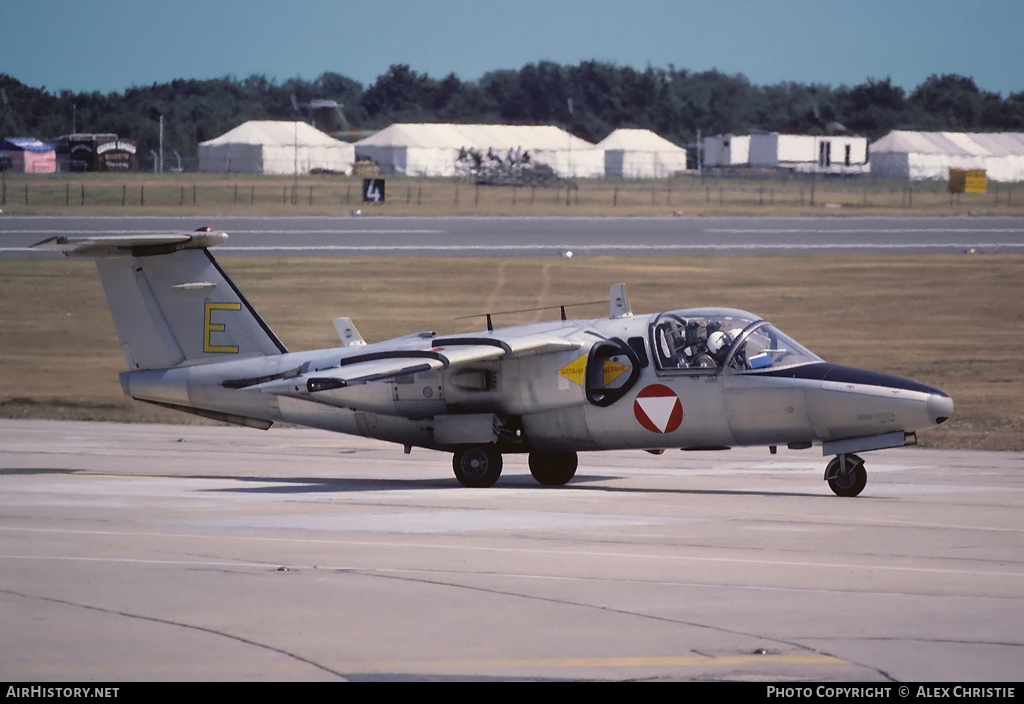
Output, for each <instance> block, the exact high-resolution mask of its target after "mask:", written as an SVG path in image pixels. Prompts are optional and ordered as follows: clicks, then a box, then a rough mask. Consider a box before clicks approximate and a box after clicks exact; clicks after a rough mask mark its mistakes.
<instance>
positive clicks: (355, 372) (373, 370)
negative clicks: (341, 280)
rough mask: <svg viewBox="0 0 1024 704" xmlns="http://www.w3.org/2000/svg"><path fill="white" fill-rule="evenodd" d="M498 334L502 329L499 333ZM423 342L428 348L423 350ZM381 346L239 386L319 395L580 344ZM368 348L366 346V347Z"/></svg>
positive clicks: (485, 340) (478, 340) (505, 337)
mask: <svg viewBox="0 0 1024 704" xmlns="http://www.w3.org/2000/svg"><path fill="white" fill-rule="evenodd" d="M499 332H500V331H499ZM426 344H430V347H429V348H427V347H426ZM386 345H387V343H379V345H374V347H380V349H376V350H374V351H368V352H365V353H360V354H353V355H348V356H345V357H343V358H342V359H341V360H340V361H339V363H338V365H337V366H332V367H329V368H322V369H315V370H309V371H304V372H302V373H299V374H291V375H289V376H288V377H287V378H275V379H272V380H262V379H260V380H256V379H254V380H252V381H253V382H256V383H251V384H238V385H237V387H238V388H241V387H243V386H244V387H245V388H252V389H257V390H259V391H262V392H264V393H271V394H279V395H284V396H305V397H308V395H309V394H316V393H318V392H321V391H329V390H332V389H341V388H345V387H348V386H354V385H358V384H366V383H369V382H374V381H389V380H392V379H396V378H398V377H402V376H407V375H410V374H416V373H419V372H426V371H433V370H442V371H445V370H457V369H458V368H460V367H464V366H467V365H471V364H475V363H479V362H486V361H491V360H504V359H511V358H514V357H520V356H526V355H533V354H543V353H546V352H562V351H565V350H572V349H578V348H579V347H580V343H579V342H573V341H571V340H567V339H565V338H564V337H559V336H554V335H551V334H523V333H518V334H494V333H488V334H485V335H483V334H482V335H472V336H465V337H435V338H433V339H431V340H429V343H427V342H426V341H425V342H424V347H423V348H420V349H387V348H386ZM367 347H370V346H369V345H368V346H367Z"/></svg>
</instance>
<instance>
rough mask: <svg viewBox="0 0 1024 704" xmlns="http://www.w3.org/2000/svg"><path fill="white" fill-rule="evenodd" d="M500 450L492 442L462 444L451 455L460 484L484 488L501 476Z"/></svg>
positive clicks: (491, 484)
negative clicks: (453, 454)
mask: <svg viewBox="0 0 1024 704" xmlns="http://www.w3.org/2000/svg"><path fill="white" fill-rule="evenodd" d="M501 464H502V462H501V452H499V451H498V448H497V446H495V444H494V443H486V444H482V445H462V446H461V447H459V449H458V450H456V451H455V456H454V457H452V468H453V469H454V470H455V478H456V479H458V480H459V484H461V485H462V486H468V487H472V488H476V489H486V488H487V487H489V486H493V485H494V482H496V481H498V477H500V476H501Z"/></svg>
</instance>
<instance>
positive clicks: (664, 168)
mask: <svg viewBox="0 0 1024 704" xmlns="http://www.w3.org/2000/svg"><path fill="white" fill-rule="evenodd" d="M597 147H598V149H604V173H605V175H606V176H622V177H624V178H667V177H669V176H672V175H673V174H675V173H676V172H679V171H686V150H685V149H683V148H682V147H677V146H676V145H674V144H672V142H670V141H668V140H667V139H665V138H664V137H660V136H658V135H657V134H655V133H654V132H651V131H650V130H636V129H619V130H615V131H614V132H612V133H611V134H610V135H608V136H607V137H605V138H604V139H603V140H601V141H600V142H599V143H598V145H597Z"/></svg>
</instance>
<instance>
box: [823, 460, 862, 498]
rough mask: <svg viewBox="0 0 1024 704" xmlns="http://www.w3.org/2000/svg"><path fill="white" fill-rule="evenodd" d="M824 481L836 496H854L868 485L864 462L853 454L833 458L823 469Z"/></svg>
mask: <svg viewBox="0 0 1024 704" xmlns="http://www.w3.org/2000/svg"><path fill="white" fill-rule="evenodd" d="M825 481H827V482H828V486H829V488H830V489H831V490H832V491H833V492H835V494H836V495H837V496H856V495H857V494H859V493H860V492H862V491H864V485H865V484H867V483H868V472H867V470H866V469H864V460H862V459H861V458H860V457H858V456H857V455H853V454H844V455H838V456H836V457H833V458H832V461H831V462H829V463H828V466H827V467H825Z"/></svg>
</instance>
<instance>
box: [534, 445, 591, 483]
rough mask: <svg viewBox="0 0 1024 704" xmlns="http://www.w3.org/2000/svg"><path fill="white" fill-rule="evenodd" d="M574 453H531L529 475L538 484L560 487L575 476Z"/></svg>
mask: <svg viewBox="0 0 1024 704" xmlns="http://www.w3.org/2000/svg"><path fill="white" fill-rule="evenodd" d="M577 464H579V462H578V460H577V458H576V453H575V452H531V453H530V474H532V475H533V478H534V479H536V480H537V483H538V484H543V485H544V486H562V485H563V484H566V483H567V482H568V481H569V480H570V479H572V478H573V476H574V475H575V474H576V466H577Z"/></svg>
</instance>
